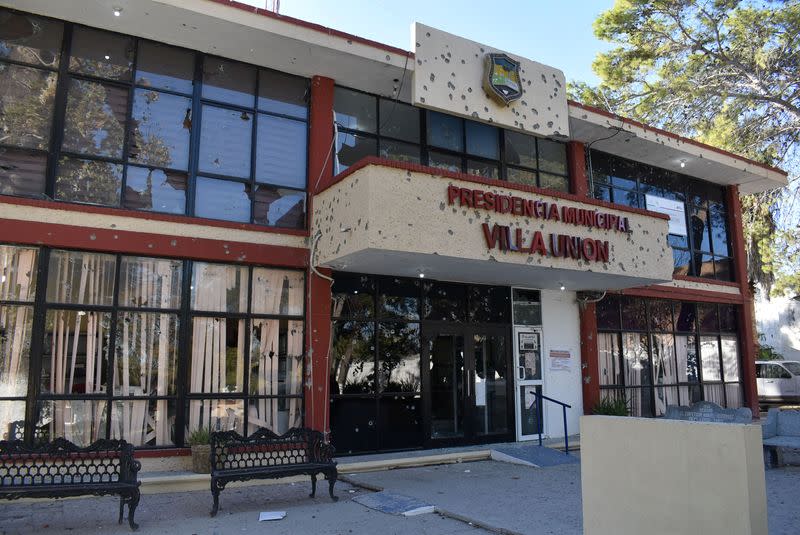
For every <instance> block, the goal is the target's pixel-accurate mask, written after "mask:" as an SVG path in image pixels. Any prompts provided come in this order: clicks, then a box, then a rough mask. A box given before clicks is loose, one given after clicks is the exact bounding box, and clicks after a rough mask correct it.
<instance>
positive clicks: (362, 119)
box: [333, 87, 378, 133]
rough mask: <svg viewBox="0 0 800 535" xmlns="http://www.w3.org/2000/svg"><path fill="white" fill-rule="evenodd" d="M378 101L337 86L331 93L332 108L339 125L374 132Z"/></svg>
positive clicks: (376, 124) (369, 96)
mask: <svg viewBox="0 0 800 535" xmlns="http://www.w3.org/2000/svg"><path fill="white" fill-rule="evenodd" d="M377 108H378V103H377V101H376V100H375V97H373V96H372V95H367V94H365V93H358V92H356V91H350V90H349V89H344V88H341V87H337V88H336V89H334V94H333V109H334V116H335V120H336V122H337V123H338V124H339V126H340V127H344V128H349V129H352V130H361V131H362V132H371V133H375V132H376V131H377V129H378V117H377V111H378V109H377Z"/></svg>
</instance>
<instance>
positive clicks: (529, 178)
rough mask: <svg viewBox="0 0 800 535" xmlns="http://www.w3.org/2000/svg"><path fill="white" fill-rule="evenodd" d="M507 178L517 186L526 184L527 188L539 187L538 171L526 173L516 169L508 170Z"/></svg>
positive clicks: (509, 168) (523, 170)
mask: <svg viewBox="0 0 800 535" xmlns="http://www.w3.org/2000/svg"><path fill="white" fill-rule="evenodd" d="M506 178H507V179H508V181H509V182H513V183H515V184H525V185H526V186H534V187H535V186H537V185H538V183H537V181H536V171H526V170H525V169H516V168H514V167H507V168H506Z"/></svg>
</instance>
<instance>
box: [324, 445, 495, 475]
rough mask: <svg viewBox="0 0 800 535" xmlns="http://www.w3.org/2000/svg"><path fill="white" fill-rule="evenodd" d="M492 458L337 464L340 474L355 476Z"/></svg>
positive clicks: (486, 454) (447, 456) (467, 454)
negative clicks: (364, 473)
mask: <svg viewBox="0 0 800 535" xmlns="http://www.w3.org/2000/svg"><path fill="white" fill-rule="evenodd" d="M491 456H492V452H491V450H488V449H486V450H475V451H463V452H458V453H443V454H439V455H424V456H420V457H406V458H400V459H381V460H376V461H364V462H355V463H339V473H340V474H357V473H360V472H380V471H383V470H394V469H395V468H412V467H417V466H429V465H435V464H455V463H466V462H471V461H485V460H487V459H490V458H491Z"/></svg>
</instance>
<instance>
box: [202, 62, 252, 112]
mask: <svg viewBox="0 0 800 535" xmlns="http://www.w3.org/2000/svg"><path fill="white" fill-rule="evenodd" d="M255 90H256V69H255V67H251V66H250V65H245V64H244V63H239V62H236V61H228V60H224V59H222V58H214V57H210V56H207V57H206V58H205V61H203V98H208V99H212V100H218V101H220V102H227V103H228V104H237V105H239V106H245V107H248V108H251V107H253V106H254V105H255V96H254V93H255ZM204 122H205V121H204Z"/></svg>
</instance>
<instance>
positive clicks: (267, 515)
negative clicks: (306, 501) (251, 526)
mask: <svg viewBox="0 0 800 535" xmlns="http://www.w3.org/2000/svg"><path fill="white" fill-rule="evenodd" d="M285 517H286V511H261V513H260V514H259V515H258V521H259V522H261V521H263V520H283V519H284V518H285Z"/></svg>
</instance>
